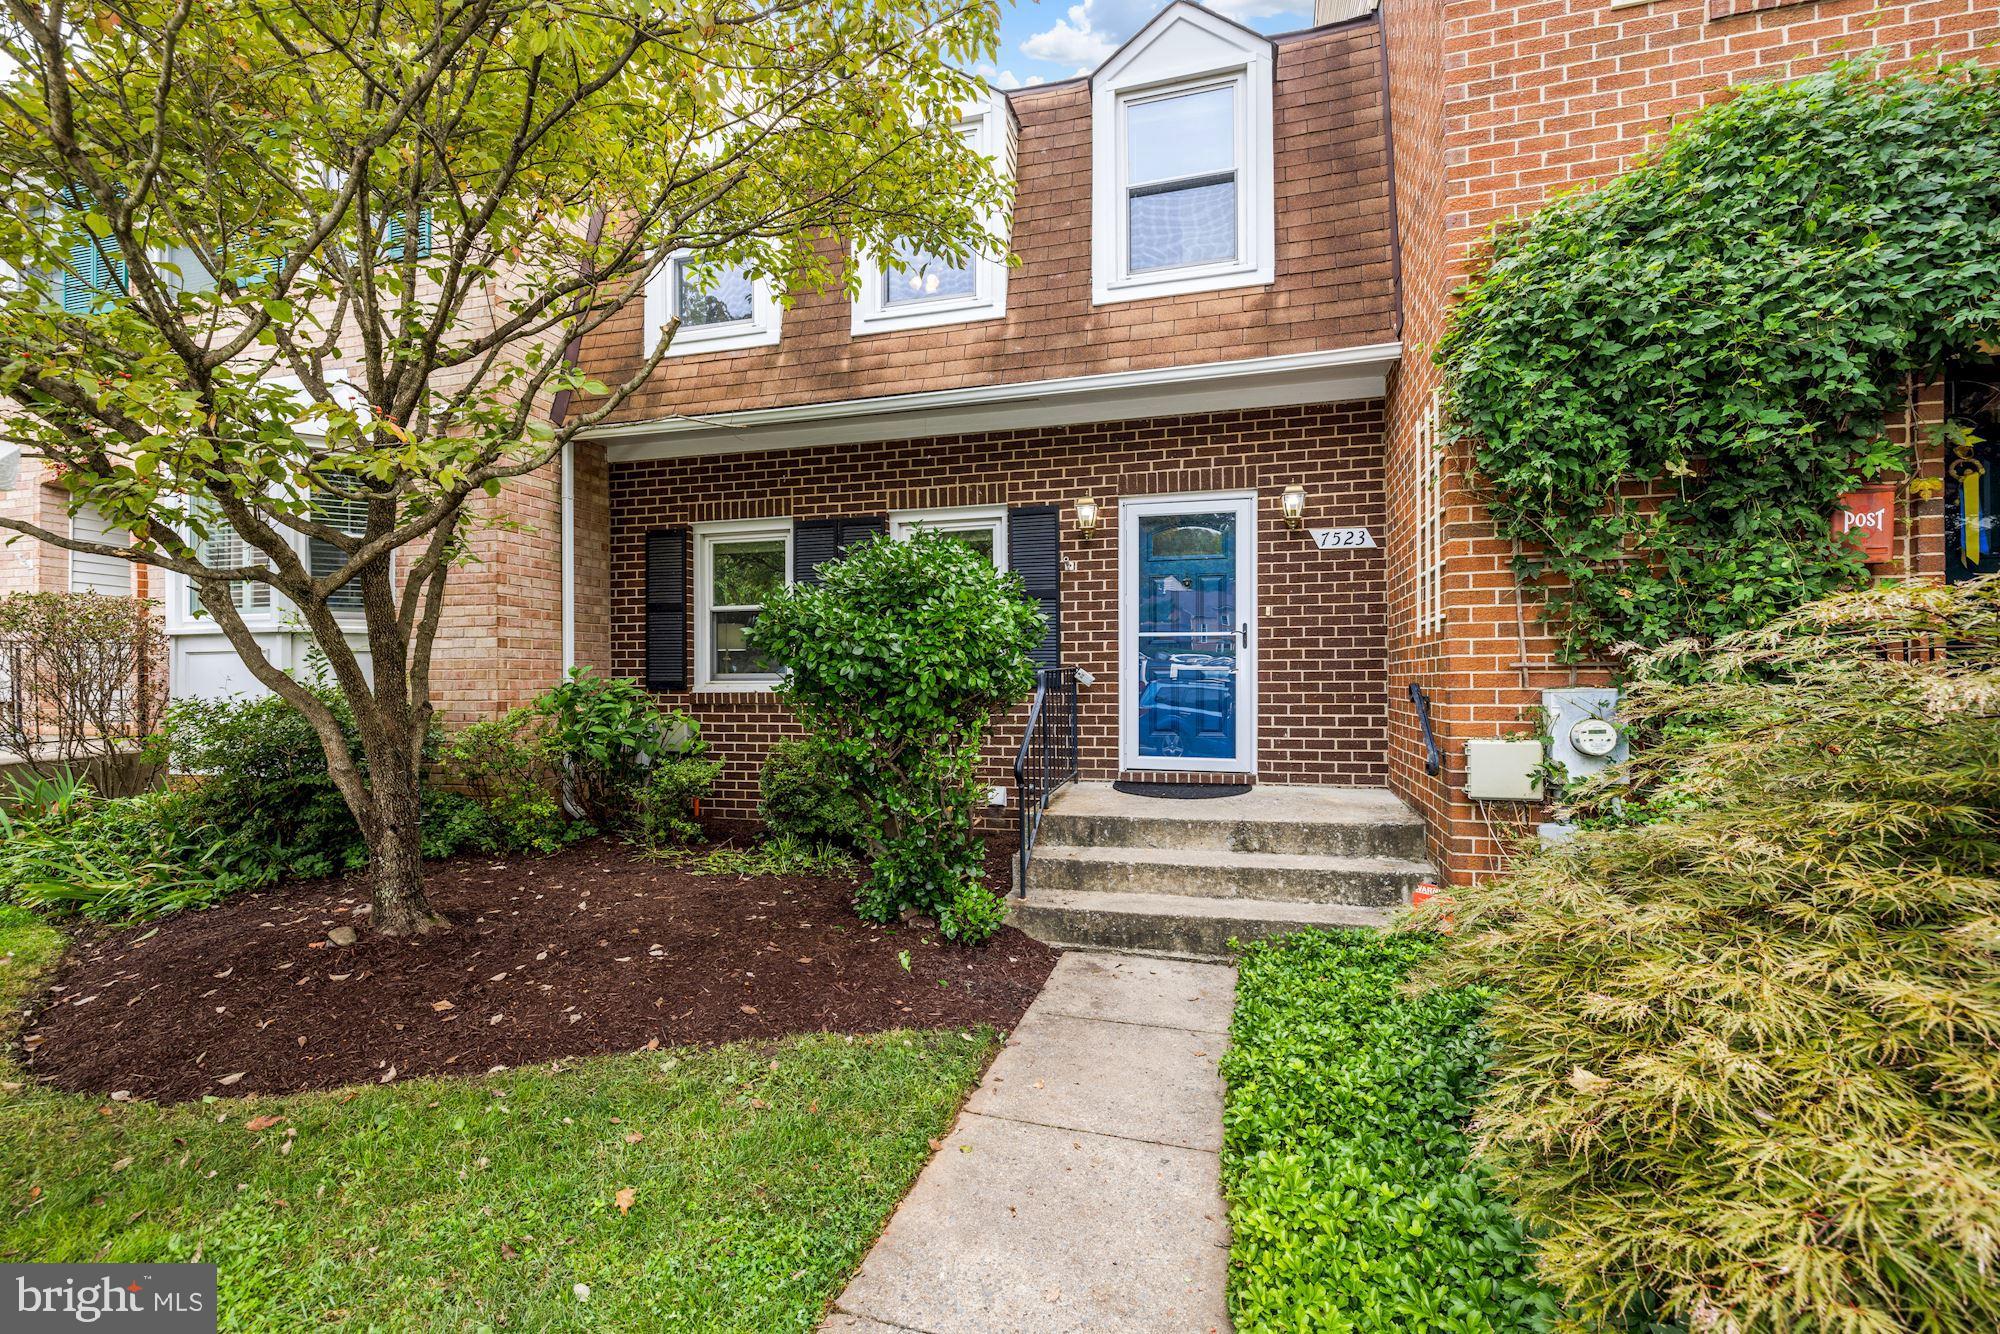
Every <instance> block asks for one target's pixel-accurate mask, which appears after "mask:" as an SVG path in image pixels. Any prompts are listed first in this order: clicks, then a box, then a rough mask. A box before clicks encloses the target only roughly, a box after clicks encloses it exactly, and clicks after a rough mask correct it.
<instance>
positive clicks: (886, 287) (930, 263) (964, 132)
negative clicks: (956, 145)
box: [853, 92, 1017, 334]
mask: <svg viewBox="0 0 2000 1334" xmlns="http://www.w3.org/2000/svg"><path fill="white" fill-rule="evenodd" d="M958 133H959V136H960V137H961V138H962V139H964V140H965V142H966V145H967V146H968V147H970V148H971V149H972V150H973V151H974V152H976V153H980V154H982V155H984V156H985V157H987V158H990V159H992V160H993V162H994V164H995V165H996V166H997V167H998V169H999V171H1000V173H1001V174H1002V175H1003V176H1005V177H1006V178H1007V179H1008V180H1012V179H1013V177H1014V155H1015V145H1016V140H1017V130H1016V127H1015V123H1014V112H1013V109H1012V107H1011V106H1009V104H1008V102H1007V99H1006V97H1005V96H1003V95H1002V94H1000V93H998V92H994V93H990V94H988V96H987V97H985V98H984V99H982V100H980V101H977V102H973V103H970V104H968V105H967V106H966V108H965V111H964V114H963V117H962V119H960V121H959V123H958ZM986 226H987V232H988V235H989V236H991V238H992V240H993V242H994V253H992V254H987V253H984V252H981V253H976V254H970V255H967V256H966V257H965V258H964V259H958V260H955V259H951V258H948V257H945V256H940V255H932V254H928V253H926V252H925V251H923V250H922V249H921V248H919V247H917V246H913V245H908V244H903V245H898V246H897V247H896V248H895V253H894V257H893V258H894V262H893V263H888V264H884V263H882V262H881V261H880V260H878V259H876V258H875V257H873V256H871V255H868V254H866V253H861V254H857V256H856V260H855V262H856V263H858V264H859V265H861V270H862V274H861V292H860V295H859V296H857V297H856V298H855V301H854V319H853V332H854V333H856V334H870V333H884V332H887V331H889V330H893V329H923V328H930V327H932V326H934V325H940V324H963V323H966V322H968V321H971V320H991V319H998V318H1000V317H1001V316H1002V315H1005V314H1006V313H1007V262H1006V260H1005V258H1004V257H1003V252H1004V250H1005V248H1006V244H1007V227H1008V219H1007V217H1006V216H1005V215H1004V214H997V215H995V216H993V217H990V218H988V219H987V222H986Z"/></svg>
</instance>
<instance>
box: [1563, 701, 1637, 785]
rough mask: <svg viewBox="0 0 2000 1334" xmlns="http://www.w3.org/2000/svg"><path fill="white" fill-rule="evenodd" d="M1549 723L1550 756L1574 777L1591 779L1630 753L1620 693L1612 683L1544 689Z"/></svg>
mask: <svg viewBox="0 0 2000 1334" xmlns="http://www.w3.org/2000/svg"><path fill="white" fill-rule="evenodd" d="M1542 710H1543V712H1544V713H1546V714H1547V716H1548V723H1549V759H1550V760H1552V761H1553V762H1555V763H1556V764H1560V765H1561V766H1562V767H1563V768H1564V769H1565V770H1567V771H1568V773H1569V776H1570V777H1571V778H1588V777H1590V776H1591V775H1593V774H1599V773H1602V772H1604V771H1605V770H1606V769H1608V768H1610V767H1611V766H1612V765H1614V764H1618V763H1620V762H1622V761H1623V760H1624V759H1625V757H1626V756H1627V755H1629V754H1630V753H1631V750H1630V747H1628V746H1627V745H1626V744H1625V732H1624V729H1623V728H1621V727H1619V726H1618V692H1617V690H1615V689H1613V688H1612V687H1610V686H1568V687H1566V688H1564V689H1561V690H1544V691H1543V692H1542Z"/></svg>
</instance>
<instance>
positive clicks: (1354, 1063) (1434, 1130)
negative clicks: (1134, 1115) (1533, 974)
mask: <svg viewBox="0 0 2000 1334" xmlns="http://www.w3.org/2000/svg"><path fill="white" fill-rule="evenodd" d="M1435 949H1436V945H1435V943H1434V942H1433V941H1432V940H1431V939H1430V938H1428V937H1423V936H1417V935H1395V936H1387V937H1382V936H1377V935H1375V934H1373V933H1370V932H1362V931H1308V932H1301V933H1299V934H1297V935H1293V936H1287V937H1284V938H1282V939H1280V940H1275V941H1267V942H1260V943H1258V944H1254V945H1251V946H1249V947H1248V948H1246V949H1245V950H1244V951H1243V956H1242V959H1241V965H1240V970H1239V977H1238V982H1237V993H1236V1013H1235V1017H1234V1018H1233V1019H1232V1020H1231V1022H1230V1036H1229V1049H1228V1051H1227V1052H1225V1053H1224V1055H1223V1058H1222V1074H1223V1078H1224V1079H1225V1080H1227V1081H1228V1095H1227V1101H1226V1103H1225V1108H1224V1112H1223V1151H1222V1171H1223V1186H1224V1190H1225V1192H1226V1194H1227V1195H1228V1198H1229V1224H1230V1275H1229V1305H1230V1311H1231V1313H1232V1314H1233V1316H1234V1317H1235V1321H1236V1327H1237V1328H1238V1329H1239V1330H1244V1331H1255V1330H1306V1329H1311V1330H1327V1331H1356V1332H1357V1334H1360V1332H1363V1331H1371V1332H1372V1331H1385V1330H1399V1331H1407V1332H1408V1334H1430V1332H1431V1331H1450V1332H1452V1334H1484V1332H1486V1331H1501V1330H1541V1329H1548V1328H1552V1327H1553V1323H1554V1319H1555V1316H1556V1304H1555V1300H1554V1298H1553V1297H1552V1296H1551V1294H1550V1293H1548V1292H1547V1291H1545V1290H1544V1289H1543V1288H1541V1286H1540V1285H1539V1284H1538V1283H1537V1282H1536V1281H1535V1278H1534V1274H1533V1258H1532V1253H1531V1250H1530V1246H1529V1242H1528V1239H1527V1237H1526V1235H1525V1232H1524V1230H1523V1228H1522V1226H1521V1224H1520V1223H1519V1222H1518V1221H1516V1219H1515V1218H1514V1216H1513V1215H1512V1214H1511V1213H1510V1212H1509V1210H1508V1208H1507V1206H1506V1204H1505V1203H1504V1202H1503V1201H1502V1200H1501V1199H1500V1198H1499V1197H1498V1196H1497V1195H1496V1194H1495V1193H1494V1192H1493V1191H1492V1190H1491V1189H1490V1187H1489V1186H1488V1184H1487V1182H1486V1180H1485V1178H1484V1177H1483V1176H1482V1175H1481V1174H1480V1173H1479V1171H1478V1170H1477V1169H1476V1168H1475V1167H1473V1166H1472V1165H1471V1164H1469V1163H1468V1161H1467V1158H1468V1154H1469V1146H1468V1143H1467V1140H1466V1136H1465V1129H1464V1126H1465V1121H1466V1118H1467V1116H1468V1114H1469V1113H1470V1111H1471V1107H1472V1100H1473V1098H1474V1096H1475V1095H1476V1093H1477V1092H1478V1089H1479V1085H1480V1081H1481V1078H1482V1071H1483V1067H1484V1064H1485V1060H1486V1053H1487V1039H1486V1037H1485V1034H1484V1033H1483V1031H1482V1030H1481V1028H1480V1024H1479V1016H1480V1010H1481V1006H1482V1004H1483V1002H1484V997H1483V995H1482V994H1481V993H1480V992H1479V991H1478V990H1476V989H1472V988H1462V989H1457V990H1450V991H1446V990H1434V991H1430V992H1427V993H1425V994H1422V995H1411V994H1409V993H1408V991H1407V990H1406V987H1405V978H1406V976H1407V975H1408V973H1409V972H1410V970H1411V969H1412V967H1413V966H1415V965H1416V964H1417V963H1419V962H1420V961H1421V960H1423V959H1425V958H1426V957H1428V956H1429V955H1431V954H1432V953H1433V951H1434V950H1435Z"/></svg>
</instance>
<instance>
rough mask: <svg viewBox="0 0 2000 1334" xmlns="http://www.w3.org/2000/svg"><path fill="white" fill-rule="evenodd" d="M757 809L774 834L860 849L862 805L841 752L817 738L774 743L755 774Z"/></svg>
mask: <svg viewBox="0 0 2000 1334" xmlns="http://www.w3.org/2000/svg"><path fill="white" fill-rule="evenodd" d="M757 811H758V813H759V814H760V815H762V816H763V817H764V827H765V828H766V829H768V830H769V831H770V832H771V834H772V836H773V837H776V838H790V839H796V840H798V841H799V842H801V843H809V844H812V843H830V844H835V845H837V846H840V847H848V848H852V847H858V846H859V845H860V841H861V803H860V802H858V801H856V800H855V798H854V793H853V792H852V791H851V790H850V786H849V783H848V780H847V775H846V773H845V771H844V770H843V769H842V768H841V761H840V755H839V753H838V752H837V751H834V750H832V749H831V748H829V747H828V746H826V745H825V744H824V743H823V742H821V741H819V740H817V739H816V738H813V737H800V738H795V739H792V740H787V741H780V742H779V743H778V744H777V745H775V746H773V747H771V753H770V754H769V755H768V756H767V757H766V758H765V760H764V767H763V769H762V770H760V771H759V773H758V775H757Z"/></svg>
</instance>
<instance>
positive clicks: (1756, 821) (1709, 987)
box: [1433, 579, 2000, 1334]
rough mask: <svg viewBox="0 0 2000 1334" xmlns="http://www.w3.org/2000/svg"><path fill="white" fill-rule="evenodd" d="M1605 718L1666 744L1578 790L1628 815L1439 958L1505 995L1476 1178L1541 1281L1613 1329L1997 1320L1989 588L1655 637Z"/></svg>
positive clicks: (1553, 864) (1533, 858)
mask: <svg viewBox="0 0 2000 1334" xmlns="http://www.w3.org/2000/svg"><path fill="white" fill-rule="evenodd" d="M1940 650H1941V651H1940ZM1677 679H1679V680H1685V681H1687V682H1688V683H1687V684H1676V680H1677ZM1622 709H1623V712H1624V714H1625V717H1626V718H1627V720H1628V721H1629V722H1630V723H1631V724H1633V725H1634V726H1635V727H1636V728H1637V729H1638V730H1639V731H1640V733H1641V734H1642V735H1651V736H1653V737H1654V738H1655V740H1654V741H1653V744H1652V745H1651V746H1650V747H1649V748H1647V749H1645V750H1643V751H1642V752H1641V753H1640V754H1639V756H1638V758H1636V759H1635V760H1634V761H1633V763H1632V766H1631V768H1630V770H1629V771H1628V772H1626V773H1623V774H1621V775H1616V776H1614V778H1613V779H1612V780H1611V781H1610V782H1608V783H1607V784H1605V785H1603V786H1602V787H1601V788H1600V789H1599V790H1598V791H1597V792H1596V793H1595V794H1594V800H1595V803H1596V805H1597V806H1598V807H1599V808H1600V810H1602V811H1606V812H1612V813H1614V814H1615V811H1616V809H1617V807H1618V804H1619V803H1620V802H1631V803H1634V804H1636V805H1637V806H1638V807H1640V808H1641V809H1643V810H1644V811H1645V817H1644V819H1643V820H1641V821H1637V822H1631V823H1625V824H1623V825H1620V826H1618V827H1612V828H1605V829H1599V830H1594V831H1590V832H1585V833H1582V834H1580V835H1578V836H1577V837H1576V838H1575V839H1574V840H1573V841H1572V842H1569V843H1566V844H1561V845H1556V846H1553V847H1547V848H1541V849H1538V850H1535V851H1532V852H1530V853H1529V854H1528V855H1526V856H1525V857H1524V858H1523V860H1522V861H1521V862H1520V863H1519V864H1518V865H1517V867H1516V868H1515V870H1514V871H1513V873H1512V874H1511V875H1509V876H1507V877H1506V878H1504V879H1501V880H1497V881H1493V882H1490V883H1488V884H1485V885H1482V886H1479V887H1477V888H1471V889H1464V890H1460V891H1457V892H1456V893H1455V896H1454V903H1453V905H1452V909H1453V911H1454V913H1455V914H1456V923H1457V934H1456V936H1455V937H1454V942H1453V947H1452V949H1451V950H1449V951H1448V952H1446V953H1444V954H1441V955H1440V956H1439V957H1438V958H1437V960H1435V961H1434V964H1433V968H1434V970H1435V972H1436V975H1437V976H1438V977H1439V978H1440V979H1441V980H1443V981H1446V982H1450V983H1462V982H1466V981H1472V982H1476V983H1478V984H1481V985H1487V986H1491V987H1493V988H1494V989H1495V990H1496V993H1497V999H1496V1001H1495V1003H1494V1004H1493V1006H1492V1009H1491V1011H1490V1014H1489V1019H1488V1022H1489V1024H1490V1026H1491V1028H1492V1030H1493V1032H1494V1035H1495V1038H1496V1039H1497V1043H1498V1046H1497V1054H1496V1058H1495V1064H1494V1075H1493V1083H1492V1087H1491V1090H1490V1092H1489V1093H1488V1095H1487V1098H1486V1100H1485V1103H1484V1106H1483V1107H1482V1110H1481V1113H1480V1124H1481V1127H1482V1156H1483V1157H1484V1158H1485V1160H1486V1161H1487V1162H1488V1163H1490V1164H1491V1166H1492V1168H1493V1170H1494V1172H1495V1174H1496V1175H1497V1177H1498V1178H1499V1179H1500V1181H1501V1182H1502V1183H1503V1185H1504V1186H1505V1187H1506V1188H1507V1189H1508V1190H1509V1191H1510V1192H1511V1193H1512V1194H1514V1195H1515V1196H1516V1197H1517V1198H1518V1200H1519V1201H1520V1205H1521V1207H1522V1209H1523V1210H1524V1212H1525V1214H1526V1216H1527V1217H1528V1218H1529V1220H1530V1221H1531V1222H1532V1223H1533V1224H1534V1225H1535V1227H1536V1229H1537V1232H1538V1234H1540V1235H1541V1236H1542V1237H1543V1241H1542V1270H1543V1272H1544V1273H1545V1274H1546V1275H1547V1276H1548V1277H1549V1278H1550V1279H1551V1280H1552V1281H1553V1282H1555V1283H1557V1284H1558V1285H1559V1286H1560V1287H1561V1288H1562V1289H1563V1290H1564V1291H1565V1292H1566V1294H1567V1296H1568V1298H1569V1303H1570V1305H1571V1307H1572V1308H1573V1309H1574V1310H1575V1311H1577V1312H1578V1313H1579V1314H1580V1315H1582V1316H1585V1317H1593V1318H1600V1319H1611V1318H1615V1317H1618V1316H1620V1315H1622V1314H1624V1313H1626V1312H1628V1311H1630V1310H1633V1309H1635V1308H1654V1309H1659V1310H1661V1311H1662V1312H1663V1313H1665V1314H1666V1315H1668V1316H1669V1317H1671V1318H1674V1319H1677V1320H1680V1321H1682V1322H1683V1323H1685V1324H1687V1325H1689V1326H1690V1327H1692V1328H1698V1329H1710V1330H1717V1331H1721V1330H1740V1331H1743V1332H1744V1334H1749V1332H1750V1331H1760V1330H1805V1329H1810V1330H1833V1331H1854V1332H1855V1334H1860V1332H1861V1331H1877V1330H1927V1331H1968V1332H1970V1331H1986V1330H1992V1329H1996V1328H2000V1283H1996V1282H1995V1279H1994V1272H1995V1265H1996V1263H2000V1059H1996V1055H1995V1054H1996V1052H2000V930H1996V926H1995V924H1996V922H2000V581H1996V580H1992V579H1988V580H1985V581H1982V582H1980V583H1975V584H1969V585H1962V586H1959V587H1957V588H1951V589H1946V588H1932V587H1922V586H1913V587H1900V588H1885V589H1879V590H1875V591H1871V592H1866V593H1855V594H1844V595H1841V596H1838V597H1834V598H1829V599H1826V600H1824V601H1822V602H1819V603H1814V604H1808V605H1807V606H1806V607H1804V608H1802V609H1800V610H1799V611H1797V612H1795V613H1793V614H1791V615H1790V616H1787V617H1785V618H1782V619H1781V620H1779V621H1777V622H1774V623H1773V624H1772V625H1770V626H1768V627H1766V628H1765V629H1763V630H1761V631H1756V632H1751V633H1748V634H1745V635H1742V636H1738V637H1735V638H1733V639H1728V640H1725V641H1723V642H1722V643H1720V644H1719V645H1717V646H1716V647H1715V649H1713V650H1712V651H1710V652H1708V653H1706V654H1694V653H1692V652H1690V651H1687V650H1685V649H1684V648H1681V647H1674V648H1670V649H1668V650H1665V651H1663V653H1662V655H1661V657H1660V658H1658V659H1656V660H1653V661H1651V662H1649V663H1647V664H1645V665H1644V666H1643V668H1642V674H1641V679H1640V680H1639V681H1637V682H1636V683H1635V684H1634V685H1633V686H1632V687H1631V688H1630V689H1628V691H1627V692H1626V698H1625V701H1624V703H1623V705H1622ZM1688 720H1692V722H1693V724H1694V725H1692V726H1690V725H1687V722H1688ZM1675 722H1679V723H1680V725H1679V726H1677V727H1672V728H1670V727H1669V724H1671V723H1675Z"/></svg>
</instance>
